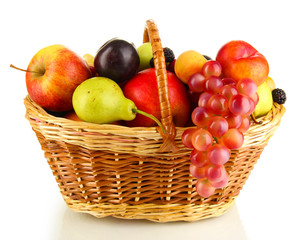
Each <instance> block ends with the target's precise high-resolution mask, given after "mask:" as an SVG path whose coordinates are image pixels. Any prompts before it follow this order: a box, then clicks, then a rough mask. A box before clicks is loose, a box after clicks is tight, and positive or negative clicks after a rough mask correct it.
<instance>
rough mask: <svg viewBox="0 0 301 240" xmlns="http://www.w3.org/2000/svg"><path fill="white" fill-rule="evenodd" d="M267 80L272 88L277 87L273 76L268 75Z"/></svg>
mask: <svg viewBox="0 0 301 240" xmlns="http://www.w3.org/2000/svg"><path fill="white" fill-rule="evenodd" d="M265 81H266V83H267V84H268V86H269V87H270V89H271V90H273V89H275V87H276V86H275V82H274V80H273V78H271V77H268V78H267V79H266V80H265Z"/></svg>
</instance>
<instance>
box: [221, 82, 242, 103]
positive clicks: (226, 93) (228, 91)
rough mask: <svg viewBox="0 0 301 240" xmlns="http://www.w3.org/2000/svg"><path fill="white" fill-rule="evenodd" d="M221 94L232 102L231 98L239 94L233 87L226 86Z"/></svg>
mask: <svg viewBox="0 0 301 240" xmlns="http://www.w3.org/2000/svg"><path fill="white" fill-rule="evenodd" d="M220 94H221V95H223V96H225V97H226V98H227V99H228V100H230V99H231V97H233V96H235V95H237V94H238V90H237V88H236V87H235V86H233V85H225V86H223V87H222V89H221V92H220Z"/></svg>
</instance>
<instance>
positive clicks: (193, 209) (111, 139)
mask: <svg viewBox="0 0 301 240" xmlns="http://www.w3.org/2000/svg"><path fill="white" fill-rule="evenodd" d="M149 40H150V42H151V44H152V46H153V53H154V62H155V68H156V74H157V80H158V82H159V81H161V80H160V78H161V77H162V75H163V77H164V75H165V74H164V69H166V66H165V60H164V53H163V50H162V46H161V43H160V39H159V37H158V31H157V28H156V25H155V24H154V22H153V21H150V20H149V21H147V24H146V29H145V32H144V42H147V41H149ZM162 61H164V63H162ZM162 69H163V74H160V73H161V72H160V71H161V70H162ZM165 72H166V70H165ZM165 84H166V83H165ZM163 85H164V84H163ZM158 86H159V89H158V91H159V97H160V95H161V94H160V91H166V85H165V89H164V86H163V90H162V89H161V87H160V84H158ZM163 95H164V93H163ZM165 95H166V94H165ZM167 97H168V96H167ZM160 102H161V103H162V102H165V101H164V99H163V100H162V99H161V98H160ZM167 102H168V101H167ZM24 104H25V106H26V118H27V119H28V121H29V122H30V125H31V127H32V129H33V130H34V132H35V133H36V135H37V138H38V140H39V142H40V144H41V147H42V150H43V151H44V152H45V157H46V159H47V161H48V164H49V166H50V168H51V170H52V173H53V175H54V176H55V179H56V181H57V183H58V186H59V188H60V192H61V194H62V196H63V198H64V200H65V202H66V204H67V206H68V207H69V208H71V209H73V210H74V211H78V212H84V213H89V214H91V215H94V216H96V217H99V218H101V217H106V216H114V217H117V218H125V219H147V220H151V221H156V222H169V221H197V220H200V219H205V218H209V217H215V216H220V215H222V214H224V213H225V212H227V211H228V210H229V209H230V208H231V206H232V205H233V204H234V200H235V198H236V197H237V196H238V194H239V192H240V190H241V189H242V187H243V185H244V184H245V182H246V180H247V179H248V177H249V174H250V172H251V170H252V169H253V167H254V165H255V163H256V162H257V160H258V159H259V157H260V155H261V153H262V151H263V149H264V147H265V146H266V145H267V143H268V141H269V139H270V137H272V135H273V134H274V132H275V130H276V129H277V127H278V126H279V124H280V121H281V117H282V115H283V114H284V112H285V108H284V107H283V106H282V105H278V104H276V103H274V106H273V109H272V111H270V113H269V114H268V115H266V116H265V117H264V118H261V119H258V120H260V121H262V123H261V124H256V123H254V122H252V124H251V127H250V129H249V130H248V131H247V132H246V133H245V134H244V144H243V146H242V147H241V148H240V149H239V150H235V151H231V158H230V160H229V161H228V162H227V163H226V165H225V166H226V170H227V172H228V173H229V177H230V178H229V183H228V185H227V186H226V187H225V188H223V189H217V190H216V192H215V194H214V195H212V196H210V197H208V198H202V197H200V196H199V195H198V194H197V192H196V190H195V183H196V179H195V178H193V177H192V176H191V175H190V173H189V165H190V153H191V149H188V148H185V147H184V145H183V144H182V141H181V136H182V133H183V131H184V130H185V129H187V128H181V127H173V125H172V118H171V117H170V111H169V110H170V106H167V109H169V110H168V112H167V113H166V112H163V111H161V116H162V119H161V120H162V123H163V125H164V126H165V128H166V129H167V135H168V136H167V135H166V134H165V135H161V134H160V132H159V131H158V128H156V127H134V128H130V127H125V126H120V125H113V124H93V123H86V122H80V121H73V120H69V119H65V118H61V117H55V116H53V115H50V114H48V113H47V112H46V111H45V110H44V109H43V108H41V107H40V106H38V105H37V104H36V103H35V102H33V101H32V100H31V99H30V97H29V96H27V97H26V98H25V99H24ZM161 109H162V106H161ZM164 109H166V108H164ZM170 136H172V139H173V144H174V145H175V146H176V151H169V150H168V148H164V149H162V146H166V144H167V145H168V142H170Z"/></svg>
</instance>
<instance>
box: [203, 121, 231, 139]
mask: <svg viewBox="0 0 301 240" xmlns="http://www.w3.org/2000/svg"><path fill="white" fill-rule="evenodd" d="M207 130H208V131H209V132H210V133H211V134H212V136H214V137H217V138H220V137H221V136H223V135H224V134H225V133H226V132H227V131H228V122H227V120H226V119H225V118H224V117H222V116H213V117H211V118H210V119H209V121H208V124H207Z"/></svg>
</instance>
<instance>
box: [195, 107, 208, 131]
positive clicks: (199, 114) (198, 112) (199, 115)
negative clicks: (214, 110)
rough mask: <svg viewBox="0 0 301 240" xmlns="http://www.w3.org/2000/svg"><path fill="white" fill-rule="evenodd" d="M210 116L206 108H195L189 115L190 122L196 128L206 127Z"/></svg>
mask: <svg viewBox="0 0 301 240" xmlns="http://www.w3.org/2000/svg"><path fill="white" fill-rule="evenodd" d="M211 115H212V114H210V113H209V111H208V110H207V109H206V108H204V107H196V108H195V109H194V110H193V111H192V113H191V120H192V122H193V123H194V124H195V125H196V126H198V127H204V126H206V125H207V123H208V120H209V118H210V116H211Z"/></svg>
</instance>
